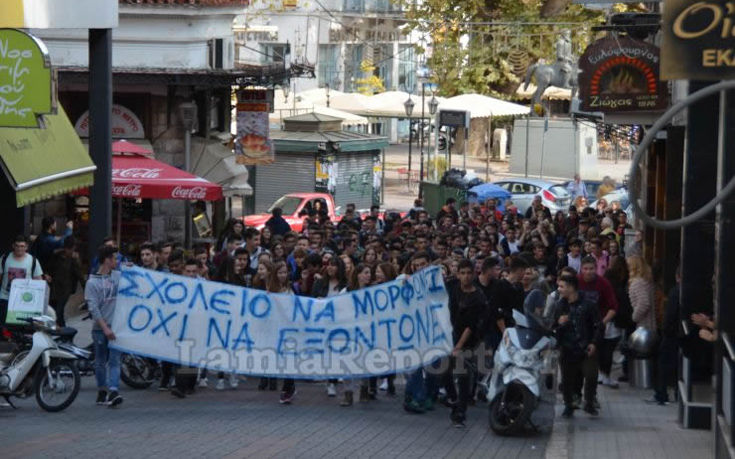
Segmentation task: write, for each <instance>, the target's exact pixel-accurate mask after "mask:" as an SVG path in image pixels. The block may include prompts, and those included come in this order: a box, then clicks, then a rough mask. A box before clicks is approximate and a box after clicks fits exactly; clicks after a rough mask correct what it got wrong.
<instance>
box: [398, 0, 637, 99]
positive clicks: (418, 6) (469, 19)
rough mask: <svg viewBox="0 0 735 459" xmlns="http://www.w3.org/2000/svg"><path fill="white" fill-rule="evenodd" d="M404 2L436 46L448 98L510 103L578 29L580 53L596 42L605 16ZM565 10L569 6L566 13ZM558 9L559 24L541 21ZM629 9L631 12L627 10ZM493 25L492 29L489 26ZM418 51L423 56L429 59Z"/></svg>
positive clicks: (576, 10) (533, 7) (491, 4)
mask: <svg viewBox="0 0 735 459" xmlns="http://www.w3.org/2000/svg"><path fill="white" fill-rule="evenodd" d="M549 2H550V0H423V1H421V2H416V1H415V0H398V1H397V2H396V3H400V4H402V6H403V8H404V10H405V11H406V12H407V13H406V15H407V17H408V18H409V19H411V21H409V23H408V28H409V29H410V30H411V31H413V32H418V33H419V34H420V35H422V36H423V37H425V38H426V42H428V43H431V46H432V50H431V51H432V52H431V55H430V57H428V59H427V65H428V66H429V67H430V68H431V70H432V71H433V74H434V77H433V80H434V83H437V85H438V87H439V93H440V95H442V96H454V95H457V94H462V93H467V92H477V93H480V94H488V95H493V96H496V97H497V96H500V97H504V98H509V97H510V95H512V94H513V93H514V92H515V90H516V88H517V86H518V83H519V82H520V80H521V79H522V78H523V75H524V74H525V70H526V68H527V67H528V65H530V64H533V63H535V62H536V61H537V60H538V59H539V58H544V59H546V61H547V62H553V61H554V59H555V53H554V44H555V42H556V39H557V37H558V35H559V33H561V31H562V30H564V29H572V31H573V35H572V36H573V44H574V50H575V52H576V53H578V54H581V52H582V51H583V50H584V48H585V47H586V46H587V44H588V43H589V42H590V41H591V40H592V38H594V37H593V34H592V33H591V29H590V28H591V26H592V25H596V24H600V23H603V22H604V13H603V12H601V11H596V10H587V9H585V8H583V7H582V6H581V5H576V4H567V5H562V4H563V3H564V2H565V0H553V2H552V3H553V4H549ZM560 5H562V6H564V7H563V8H560ZM544 6H546V8H547V9H546V11H549V9H550V8H551V7H553V9H554V12H555V14H556V15H555V16H554V20H555V21H556V22H548V21H547V20H545V19H543V18H542V17H541V11H542V7H544ZM623 8H626V7H623ZM488 23H490V24H488ZM425 51H428V50H426V49H424V48H423V47H420V46H416V52H417V54H424V53H425Z"/></svg>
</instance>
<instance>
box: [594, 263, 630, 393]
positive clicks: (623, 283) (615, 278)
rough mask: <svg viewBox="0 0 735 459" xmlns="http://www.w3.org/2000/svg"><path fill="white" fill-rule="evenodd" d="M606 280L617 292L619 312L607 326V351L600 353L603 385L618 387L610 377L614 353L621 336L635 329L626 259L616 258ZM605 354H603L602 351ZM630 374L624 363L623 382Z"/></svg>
mask: <svg viewBox="0 0 735 459" xmlns="http://www.w3.org/2000/svg"><path fill="white" fill-rule="evenodd" d="M605 279H607V280H608V281H609V282H610V285H611V286H612V288H613V291H614V292H615V299H616V300H617V301H618V310H617V311H616V312H615V318H613V320H612V321H611V322H610V323H609V324H608V325H607V327H606V329H605V338H604V339H603V340H602V345H603V347H605V349H601V350H600V352H599V353H598V355H599V360H600V373H601V374H602V380H603V383H606V384H607V385H608V386H610V387H613V388H615V387H617V386H618V383H617V381H614V380H613V379H612V377H611V376H610V371H611V370H612V363H613V359H612V356H613V352H614V350H615V347H616V346H617V345H618V342H619V341H620V336H621V335H625V336H627V335H628V334H630V333H632V332H633V330H634V329H635V327H633V326H632V324H633V323H632V320H631V309H630V300H628V267H627V266H626V264H625V259H623V258H622V257H616V258H615V259H613V260H612V262H611V263H610V267H609V268H607V271H605ZM603 350H604V351H605V352H602V351H603ZM627 374H628V367H627V365H626V364H625V363H623V378H622V379H623V380H625V376H626V375H627Z"/></svg>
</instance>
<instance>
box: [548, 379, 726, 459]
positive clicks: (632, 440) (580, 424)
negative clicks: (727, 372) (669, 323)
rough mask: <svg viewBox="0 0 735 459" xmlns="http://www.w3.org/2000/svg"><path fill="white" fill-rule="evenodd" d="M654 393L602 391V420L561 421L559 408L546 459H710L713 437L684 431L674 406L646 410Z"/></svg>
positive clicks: (624, 386)
mask: <svg viewBox="0 0 735 459" xmlns="http://www.w3.org/2000/svg"><path fill="white" fill-rule="evenodd" d="M650 396H651V391H649V390H641V389H632V388H630V387H629V386H628V385H627V384H621V385H620V389H610V388H607V387H601V388H598V399H599V401H600V405H601V410H600V416H599V417H598V418H590V417H589V416H588V415H587V414H585V413H583V412H581V411H576V412H575V416H574V418H573V419H571V420H569V421H567V420H565V419H564V418H562V417H561V412H562V405H561V404H560V403H559V404H557V408H556V418H555V420H554V429H553V433H552V436H551V440H550V441H549V444H548V445H547V451H546V458H547V459H566V458H573V459H587V458H591V457H593V458H595V459H615V458H645V459H654V458H655V459H688V458H703V457H711V455H712V449H711V445H712V432H710V431H704V430H693V429H683V428H682V427H681V425H680V424H679V423H678V422H677V409H678V405H677V404H676V403H671V404H669V405H667V406H658V405H648V404H646V403H644V402H643V400H644V399H646V398H649V397H650Z"/></svg>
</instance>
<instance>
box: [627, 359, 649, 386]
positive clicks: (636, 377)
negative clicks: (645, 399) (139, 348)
mask: <svg viewBox="0 0 735 459" xmlns="http://www.w3.org/2000/svg"><path fill="white" fill-rule="evenodd" d="M628 364H629V365H630V367H629V371H630V374H629V376H628V377H629V378H630V385H631V386H632V387H636V388H638V389H652V388H653V358H652V357H648V358H636V357H634V358H632V359H630V361H629V363H628Z"/></svg>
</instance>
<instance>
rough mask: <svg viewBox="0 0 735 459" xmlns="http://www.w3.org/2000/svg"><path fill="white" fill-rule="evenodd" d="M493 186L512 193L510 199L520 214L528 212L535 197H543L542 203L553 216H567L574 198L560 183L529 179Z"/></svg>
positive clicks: (511, 180)
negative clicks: (560, 213)
mask: <svg viewBox="0 0 735 459" xmlns="http://www.w3.org/2000/svg"><path fill="white" fill-rule="evenodd" d="M493 184H495V185H497V186H499V187H501V188H503V189H505V190H507V191H509V192H510V194H511V198H510V199H511V200H513V204H515V205H516V207H518V212H520V213H525V212H526V210H527V209H528V208H529V207H530V206H531V202H532V201H533V198H534V197H535V196H541V202H542V203H543V205H544V206H546V207H548V209H549V210H550V211H551V214H552V215H553V214H555V213H556V212H558V211H562V212H564V213H565V214H566V213H568V212H569V206H570V204H571V200H572V197H571V195H570V194H569V192H568V191H567V189H566V187H565V186H564V185H561V184H559V183H553V182H547V181H546V180H538V179H529V178H512V179H507V180H501V181H498V182H493Z"/></svg>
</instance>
